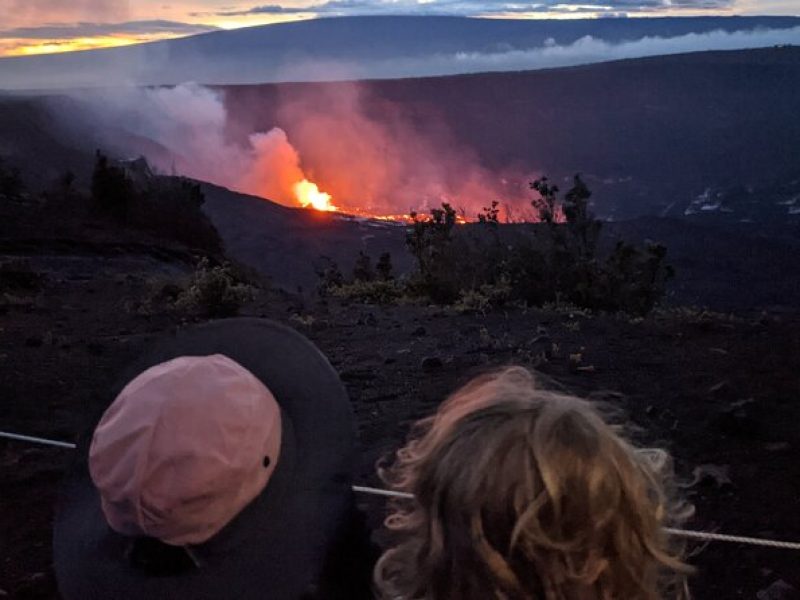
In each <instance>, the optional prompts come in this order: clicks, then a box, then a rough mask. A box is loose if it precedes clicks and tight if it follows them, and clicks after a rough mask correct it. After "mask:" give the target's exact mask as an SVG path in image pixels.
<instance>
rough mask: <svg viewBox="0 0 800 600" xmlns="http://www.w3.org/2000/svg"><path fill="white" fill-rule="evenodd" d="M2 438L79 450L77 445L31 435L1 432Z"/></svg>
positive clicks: (0, 436)
mask: <svg viewBox="0 0 800 600" xmlns="http://www.w3.org/2000/svg"><path fill="white" fill-rule="evenodd" d="M0 438H6V439H8V440H16V441H18V442H30V443H32V444H42V445H44V446H57V447H58V448H69V449H70V450H74V449H75V448H77V446H76V445H75V444H70V443H69V442H59V441H56V440H48V439H45V438H40V437H33V436H30V435H20V434H18V433H8V432H7V431H0Z"/></svg>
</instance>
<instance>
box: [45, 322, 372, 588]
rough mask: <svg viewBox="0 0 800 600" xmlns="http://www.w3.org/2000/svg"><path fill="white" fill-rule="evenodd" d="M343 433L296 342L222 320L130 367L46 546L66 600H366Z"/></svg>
mask: <svg viewBox="0 0 800 600" xmlns="http://www.w3.org/2000/svg"><path fill="white" fill-rule="evenodd" d="M354 439H355V435H354V426H353V419H352V413H351V410H350V405H349V402H348V399H347V395H346V392H345V390H344V388H343V386H342V384H341V382H340V380H339V377H338V375H337V374H336V371H335V370H334V369H333V368H332V367H331V365H330V363H329V362H328V361H327V360H326V358H325V357H324V356H323V355H322V354H321V353H320V352H319V350H317V348H316V347H315V346H314V345H313V344H312V343H311V342H309V341H308V340H307V339H306V338H304V337H303V336H301V335H300V334H298V333H296V332H295V331H293V330H291V329H289V328H287V327H284V326H282V325H278V324H276V323H273V322H271V321H266V320H260V319H231V320H225V321H218V322H214V323H210V324H206V325H202V326H199V327H195V328H192V329H189V330H186V331H183V332H181V333H179V334H178V335H177V336H175V337H173V338H171V339H168V340H166V341H164V342H162V343H161V344H159V345H158V346H157V347H156V348H154V349H153V350H152V351H151V352H149V353H148V354H147V355H146V356H145V357H144V358H143V359H141V360H140V361H139V362H138V363H137V364H136V365H134V366H133V368H132V369H131V372H130V374H129V375H128V376H126V377H125V378H124V379H123V386H122V389H121V391H120V392H119V393H118V395H116V399H115V400H114V401H113V402H112V403H111V405H110V406H109V407H108V409H107V410H106V411H105V412H104V414H103V416H102V417H101V418H100V420H99V422H98V423H97V425H96V427H94V430H93V435H92V437H91V441H90V443H88V444H82V445H81V452H80V453H79V457H78V460H77V461H76V463H75V465H74V466H73V468H72V469H71V471H70V473H69V474H68V476H67V478H66V481H65V484H64V487H63V489H62V493H61V496H60V499H59V505H58V507H57V510H56V519H55V525H54V536H53V554H54V566H55V572H56V577H57V580H58V585H59V590H60V592H61V594H62V596H63V597H64V599H65V600H100V599H102V600H110V599H114V600H128V599H130V600H134V599H135V600H144V599H147V600H159V599H168V598H169V599H173V598H175V599H177V598H181V599H184V598H185V599H197V600H206V599H208V600H212V599H214V600H221V599H228V598H230V599H237V600H238V599H250V598H253V599H255V598H258V599H259V600H264V599H266V600H270V599H271V600H295V599H301V598H321V599H328V598H331V599H333V598H336V599H338V598H342V599H344V598H347V599H348V600H354V599H358V598H367V597H369V596H370V590H369V580H370V572H371V568H372V561H373V559H374V553H373V551H372V547H371V545H370V543H369V539H368V538H369V533H368V531H367V530H366V527H365V526H364V525H363V520H361V519H360V515H359V513H358V511H357V510H356V509H355V505H354V501H353V496H352V490H351V487H350V486H351V467H352V465H353V464H354V450H355V448H354Z"/></svg>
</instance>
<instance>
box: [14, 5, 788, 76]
mask: <svg viewBox="0 0 800 600" xmlns="http://www.w3.org/2000/svg"><path fill="white" fill-rule="evenodd" d="M787 44H791V45H798V44H800V18H790V17H748V18H745V17H698V18H657V19H638V18H637V19H596V20H575V21H543V20H542V21H525V20H494V19H467V18H458V17H348V18H335V19H319V20H313V21H303V22H297V23H288V24H278V25H268V26H262V27H253V28H247V29H240V30H235V31H224V32H214V33H209V34H203V35H197V36H192V37H188V38H183V39H179V40H170V41H164V42H156V43H151V44H143V45H140V46H130V47H125V48H112V49H104V50H93V51H86V52H74V53H69V54H56V55H48V56H33V57H19V58H6V59H0V89H5V90H23V89H27V90H35V89H59V88H61V89H64V88H79V87H95V86H103V87H107V86H116V85H142V84H147V85H158V84H179V83H184V82H201V83H207V84H237V83H258V82H280V81H336V80H348V79H380V78H399V77H415V76H432V75H448V74H458V73H474V72H482V71H514V70H529V69H540V68H547V67H559V66H570V65H578V64H587V63H594V62H602V61H608V60H615V59H622V58H635V57H643V56H654V55H662V54H676V53H683V52H692V51H700V50H731V49H737V48H762V47H770V46H777V45H787Z"/></svg>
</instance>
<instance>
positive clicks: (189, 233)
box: [64, 150, 223, 254]
mask: <svg viewBox="0 0 800 600" xmlns="http://www.w3.org/2000/svg"><path fill="white" fill-rule="evenodd" d="M125 164H126V165H128V168H126V167H125V166H119V165H115V164H112V162H111V161H110V160H109V158H108V157H107V156H105V155H104V154H103V153H102V152H100V151H99V150H98V151H97V158H96V161H95V167H94V172H93V174H92V190H91V194H92V204H93V205H94V206H95V208H96V209H97V210H99V211H100V212H101V213H105V214H107V215H110V216H111V217H113V218H115V219H118V220H121V221H124V222H125V224H126V225H128V226H130V227H133V228H135V229H139V230H142V231H147V232H149V233H152V234H154V235H156V236H158V237H161V238H165V239H169V240H173V241H176V242H180V243H182V244H185V245H187V246H189V247H190V248H198V249H201V250H204V251H206V252H210V253H212V254H221V253H222V250H223V248H222V241H221V239H220V237H219V234H218V233H217V230H216V228H215V227H214V225H213V224H212V223H211V221H210V220H209V218H208V217H207V216H206V215H205V213H203V210H202V205H203V203H204V202H205V197H204V195H203V192H202V190H201V189H200V185H199V184H198V183H196V182H194V181H192V180H190V179H186V178H184V177H164V176H156V175H153V173H152V171H151V170H150V167H149V166H148V165H147V161H145V160H144V159H143V158H141V159H137V160H136V161H132V162H129V163H125ZM65 177H66V176H65ZM67 182H68V187H71V185H72V180H71V179H67V180H66V181H65V182H64V183H65V184H66V183H67Z"/></svg>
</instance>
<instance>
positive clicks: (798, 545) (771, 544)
mask: <svg viewBox="0 0 800 600" xmlns="http://www.w3.org/2000/svg"><path fill="white" fill-rule="evenodd" d="M664 531H666V532H667V533H668V534H670V535H675V536H679V537H685V538H693V539H696V540H706V541H710V542H729V543H732V544H748V545H751V546H767V547H768V548H781V549H783V550H800V542H784V541H781V540H768V539H764V538H754V537H745V536H742V535H727V534H724V533H712V532H711V531H691V530H687V529H671V528H669V527H667V528H665V529H664Z"/></svg>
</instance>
